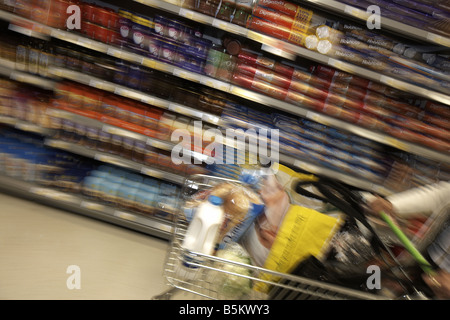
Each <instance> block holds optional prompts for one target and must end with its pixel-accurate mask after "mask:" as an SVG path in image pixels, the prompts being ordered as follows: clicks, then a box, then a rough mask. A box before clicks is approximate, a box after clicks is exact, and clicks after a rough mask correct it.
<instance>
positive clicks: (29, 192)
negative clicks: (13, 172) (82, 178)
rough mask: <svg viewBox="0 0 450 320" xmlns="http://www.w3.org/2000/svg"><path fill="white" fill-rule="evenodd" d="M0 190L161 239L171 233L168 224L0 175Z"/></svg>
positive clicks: (158, 219)
mask: <svg viewBox="0 0 450 320" xmlns="http://www.w3.org/2000/svg"><path fill="white" fill-rule="evenodd" d="M0 191H1V192H5V193H9V194H13V195H15V196H19V197H22V198H27V199H30V200H34V201H38V202H40V203H43V204H45V205H49V206H53V207H56V208H60V209H62V210H67V211H70V212H74V213H77V214H82V215H85V216H88V217H91V218H95V219H99V220H103V221H106V222H109V223H113V224H116V225H119V226H122V227H126V228H129V229H132V230H135V231H139V232H143V233H146V234H149V235H152V236H157V237H160V238H163V239H165V240H169V239H170V237H171V234H172V231H173V224H172V223H171V222H170V221H167V220H164V219H160V218H157V217H146V216H144V215H140V214H136V213H133V212H127V211H122V210H117V209H115V208H113V207H109V206H106V205H103V204H100V203H97V202H94V201H91V200H86V199H85V198H84V197H82V196H80V195H75V194H69V193H65V192H61V191H59V190H56V189H52V188H47V187H41V186H38V185H35V184H33V183H29V182H24V181H20V180H17V179H15V178H12V177H7V176H3V175H0Z"/></svg>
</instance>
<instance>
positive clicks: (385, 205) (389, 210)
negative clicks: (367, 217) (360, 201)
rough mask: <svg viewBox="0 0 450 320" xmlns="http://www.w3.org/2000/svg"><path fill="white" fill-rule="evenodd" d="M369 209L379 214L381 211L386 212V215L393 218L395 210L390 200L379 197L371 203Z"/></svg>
mask: <svg viewBox="0 0 450 320" xmlns="http://www.w3.org/2000/svg"><path fill="white" fill-rule="evenodd" d="M369 208H370V210H371V211H373V213H375V214H377V215H378V214H379V213H380V212H381V211H384V213H386V214H388V215H390V216H392V215H393V214H394V208H393V206H392V203H390V202H389V201H388V200H386V199H384V198H382V197H379V196H377V197H376V198H375V199H374V200H372V201H371V202H370V203H369Z"/></svg>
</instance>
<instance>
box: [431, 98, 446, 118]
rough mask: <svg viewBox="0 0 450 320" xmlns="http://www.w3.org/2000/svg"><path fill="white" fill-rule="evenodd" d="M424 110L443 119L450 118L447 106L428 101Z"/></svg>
mask: <svg viewBox="0 0 450 320" xmlns="http://www.w3.org/2000/svg"><path fill="white" fill-rule="evenodd" d="M425 110H427V111H430V112H432V113H435V114H437V115H440V116H442V117H445V118H450V108H449V107H448V106H447V105H443V104H439V103H435V102H432V101H428V102H427V104H426V105H425Z"/></svg>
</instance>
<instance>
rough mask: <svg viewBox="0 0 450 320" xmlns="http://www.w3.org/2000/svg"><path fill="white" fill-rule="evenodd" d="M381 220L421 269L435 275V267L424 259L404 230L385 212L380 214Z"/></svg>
mask: <svg viewBox="0 0 450 320" xmlns="http://www.w3.org/2000/svg"><path fill="white" fill-rule="evenodd" d="M380 216H381V218H382V219H383V220H384V221H385V222H386V223H387V224H388V225H389V227H390V228H391V230H392V231H393V232H394V234H395V235H396V236H397V238H398V239H399V240H400V241H401V243H402V244H403V246H404V247H405V249H406V250H408V252H409V253H410V254H411V255H412V256H413V258H414V259H415V260H416V261H417V262H418V263H419V265H420V267H421V268H422V270H423V271H424V272H425V273H426V274H432V273H433V267H432V266H431V264H430V263H429V262H428V261H427V260H426V259H425V258H424V256H423V255H422V254H421V253H420V252H419V250H417V249H416V247H414V245H413V244H412V242H411V241H410V240H409V239H408V237H407V236H406V235H405V234H404V233H403V231H402V230H400V228H399V227H398V226H397V225H396V224H395V222H394V221H393V220H392V219H391V217H390V216H389V215H387V214H386V213H385V212H383V211H382V212H380Z"/></svg>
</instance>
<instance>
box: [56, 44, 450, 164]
mask: <svg viewBox="0 0 450 320" xmlns="http://www.w3.org/2000/svg"><path fill="white" fill-rule="evenodd" d="M110 51H112V50H110ZM124 52H125V51H122V50H117V49H114V52H110V53H112V54H113V55H114V56H116V57H118V58H121V59H123V58H124V57H123V54H124ZM125 54H127V55H129V56H128V58H129V60H130V61H132V62H137V59H140V60H143V64H146V65H148V66H151V67H152V68H154V69H157V70H160V71H164V72H168V73H171V74H173V75H175V76H178V77H180V78H184V79H187V80H190V81H193V82H196V83H201V84H204V85H206V86H209V87H211V88H214V89H218V90H221V91H223V92H226V93H230V94H233V95H235V96H238V97H241V98H245V99H247V100H250V101H254V102H257V103H259V104H262V105H265V106H268V107H272V108H274V109H277V110H281V111H285V112H288V113H290V114H293V115H297V116H300V117H303V118H307V119H310V120H313V121H316V122H319V123H322V124H324V125H327V126H331V127H334V128H338V129H342V130H346V131H348V132H351V133H353V134H356V135H358V136H361V137H364V138H367V139H370V140H373V141H376V142H379V143H382V144H385V145H389V146H391V147H395V148H398V149H400V150H403V151H406V152H410V153H414V154H418V155H421V156H424V157H427V158H429V159H432V160H436V161H442V162H447V163H450V155H448V154H443V153H441V152H438V151H434V150H431V149H428V148H426V147H422V146H419V145H416V144H413V143H409V142H407V141H402V140H401V139H396V138H393V137H391V136H389V135H386V134H383V133H379V132H375V131H372V130H368V129H364V128H362V127H359V126H357V125H353V124H350V123H348V122H345V121H342V120H339V119H336V118H333V117H330V116H327V115H324V114H321V113H318V112H314V111H312V110H310V109H309V108H303V107H301V106H296V105H293V104H290V103H287V102H284V101H280V100H278V99H275V98H272V97H269V96H266V95H263V94H260V93H256V92H254V91H251V90H248V89H244V88H241V87H238V86H235V85H232V84H229V83H226V82H223V81H219V80H216V79H213V78H210V77H208V76H205V75H201V74H197V73H194V72H191V71H187V70H183V69H180V68H178V67H175V66H172V65H169V64H166V63H163V62H160V61H155V60H152V59H149V58H144V57H141V56H138V55H136V56H134V54H133V55H131V54H130V53H126V52H125ZM150 62H151V63H150ZM52 72H54V73H55V74H58V73H59V72H61V73H62V74H63V73H65V72H67V76H75V77H76V76H78V75H80V74H79V73H76V74H72V72H70V71H69V70H65V69H63V70H58V69H56V70H54V71H52ZM83 81H84V83H87V84H90V85H91V86H94V87H98V88H104V87H102V86H107V84H105V82H102V81H98V80H96V79H92V81H90V80H89V77H86V78H85V79H84V80H83ZM113 86H114V88H119V89H117V90H118V92H119V93H123V94H124V95H129V96H131V95H133V94H136V97H140V95H141V93H139V92H135V91H134V90H131V89H128V88H124V87H121V86H116V85H113ZM122 88H123V89H122ZM110 89H111V90H113V88H110ZM113 92H116V89H114V91H113ZM155 101H156V102H154V103H158V102H157V101H159V102H160V103H161V105H164V104H167V103H168V102H167V101H165V100H161V99H158V100H155ZM177 107H178V108H180V109H184V111H182V112H186V113H188V112H187V111H186V110H188V109H187V108H188V107H185V106H181V105H179V104H171V103H169V106H168V109H169V110H175V108H177ZM198 116H200V114H198ZM208 117H209V115H206V114H203V115H201V119H206V118H208ZM209 119H213V121H212V122H215V121H216V120H217V123H219V122H220V120H219V119H218V118H217V117H214V118H209ZM209 122H210V123H211V121H209Z"/></svg>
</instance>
